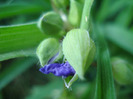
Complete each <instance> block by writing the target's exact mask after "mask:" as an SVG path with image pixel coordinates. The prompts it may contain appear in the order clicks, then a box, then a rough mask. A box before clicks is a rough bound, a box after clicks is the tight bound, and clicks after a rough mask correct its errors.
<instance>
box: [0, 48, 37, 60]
mask: <svg viewBox="0 0 133 99" xmlns="http://www.w3.org/2000/svg"><path fill="white" fill-rule="evenodd" d="M35 52H36V49H35V48H32V49H24V50H16V51H11V52H7V53H1V54H0V61H4V60H8V59H11V58H17V57H28V56H35Z"/></svg>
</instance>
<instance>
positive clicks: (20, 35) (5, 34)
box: [0, 23, 46, 61]
mask: <svg viewBox="0 0 133 99" xmlns="http://www.w3.org/2000/svg"><path fill="white" fill-rule="evenodd" d="M45 37H46V36H45V35H44V34H42V33H41V32H40V30H39V29H38V28H37V25H36V23H30V24H23V25H15V26H1V27H0V56H2V57H0V61H2V60H4V59H9V58H14V57H17V56H23V55H25V54H27V55H26V56H28V55H29V54H30V53H31V54H33V50H34V48H35V47H36V46H37V45H38V44H39V42H40V41H41V40H43V39H44V38H45ZM26 50H27V51H26ZM25 51H26V52H25ZM12 52H13V53H12ZM21 52H23V53H21ZM4 55H5V56H4ZM6 56H7V57H6Z"/></svg>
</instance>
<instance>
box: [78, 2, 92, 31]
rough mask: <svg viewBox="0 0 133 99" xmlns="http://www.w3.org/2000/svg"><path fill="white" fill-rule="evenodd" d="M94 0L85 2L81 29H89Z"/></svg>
mask: <svg viewBox="0 0 133 99" xmlns="http://www.w3.org/2000/svg"><path fill="white" fill-rule="evenodd" d="M93 1H94V0H85V2H84V8H83V13H82V19H81V24H80V28H81V29H86V30H87V29H88V25H89V17H90V11H91V6H92V3H93Z"/></svg>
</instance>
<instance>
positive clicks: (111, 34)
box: [102, 24, 133, 55]
mask: <svg viewBox="0 0 133 99" xmlns="http://www.w3.org/2000/svg"><path fill="white" fill-rule="evenodd" d="M102 30H103V31H104V33H105V36H106V37H107V38H108V39H109V40H110V41H112V42H113V43H115V44H117V45H118V46H119V47H121V48H123V49H124V50H126V51H128V52H129V53H131V54H132V55H133V32H131V31H129V30H128V29H126V28H124V27H121V26H118V25H113V24H108V25H105V26H102Z"/></svg>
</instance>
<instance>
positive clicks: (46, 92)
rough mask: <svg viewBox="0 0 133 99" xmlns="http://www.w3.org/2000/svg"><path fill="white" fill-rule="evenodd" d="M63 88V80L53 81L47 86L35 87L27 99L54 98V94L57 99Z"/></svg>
mask: <svg viewBox="0 0 133 99" xmlns="http://www.w3.org/2000/svg"><path fill="white" fill-rule="evenodd" d="M62 88H63V82H62V81H61V80H56V81H52V82H51V83H48V84H47V85H40V86H35V87H33V89H32V90H31V93H30V95H28V96H27V97H26V99H47V98H48V97H50V96H52V94H53V97H54V98H57V97H58V94H60V91H61V90H62Z"/></svg>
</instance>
